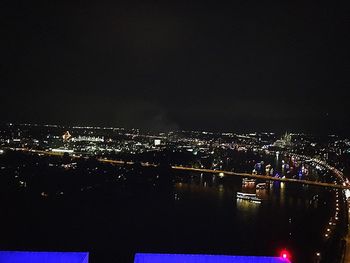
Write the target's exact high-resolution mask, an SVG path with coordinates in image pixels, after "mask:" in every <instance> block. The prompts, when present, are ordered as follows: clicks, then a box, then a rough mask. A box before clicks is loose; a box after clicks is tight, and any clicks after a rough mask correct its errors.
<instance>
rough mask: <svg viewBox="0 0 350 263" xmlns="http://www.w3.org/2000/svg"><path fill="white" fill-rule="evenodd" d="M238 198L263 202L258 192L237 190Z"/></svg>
mask: <svg viewBox="0 0 350 263" xmlns="http://www.w3.org/2000/svg"><path fill="white" fill-rule="evenodd" d="M237 199H241V200H247V201H250V202H255V203H261V201H262V200H261V199H260V198H258V197H257V196H256V194H248V193H242V192H237Z"/></svg>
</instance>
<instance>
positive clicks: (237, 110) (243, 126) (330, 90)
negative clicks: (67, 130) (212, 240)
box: [0, 0, 350, 133]
mask: <svg viewBox="0 0 350 263" xmlns="http://www.w3.org/2000/svg"><path fill="white" fill-rule="evenodd" d="M228 2H229V1H225V2H220V1H211V2H210V3H204V2H203V1H190V0H187V1H181V0H178V1H147V0H144V1H138V2H137V1H131V0H129V1H113V2H112V1H111V2H106V1H91V2H87V1H79V2H78V1H63V0H62V1H16V0H11V1H2V3H1V4H0V10H1V11H0V12H1V13H0V14H1V44H0V48H1V51H0V54H1V80H0V86H1V98H2V99H1V104H0V112H1V113H0V114H1V120H2V121H14V122H38V123H61V124H90V125H105V126H126V127H139V128H146V129H179V128H181V129H200V130H203V129H205V130H219V131H251V130H264V131H270V130H274V131H286V130H289V131H307V132H310V131H311V132H318V133H320V132H322V133H328V132H330V133H332V132H342V133H349V132H350V121H349V114H348V113H349V110H348V109H349V104H348V102H349V99H350V95H349V91H348V89H349V84H350V81H349V79H350V63H349V55H350V51H349V47H350V36H349V34H350V30H349V29H350V28H349V26H350V15H349V14H350V9H349V6H348V5H346V4H345V3H346V2H345V1H344V2H340V1H328V2H325V3H320V2H315V1H276V2H275V3H273V2H272V1H254V2H253V1H249V0H245V1H231V2H230V3H229V4H228Z"/></svg>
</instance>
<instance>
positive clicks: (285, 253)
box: [280, 249, 291, 262]
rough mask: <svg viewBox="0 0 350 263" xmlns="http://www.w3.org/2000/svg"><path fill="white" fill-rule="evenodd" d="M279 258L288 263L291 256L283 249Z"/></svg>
mask: <svg viewBox="0 0 350 263" xmlns="http://www.w3.org/2000/svg"><path fill="white" fill-rule="evenodd" d="M280 257H281V258H283V259H285V260H286V261H287V262H289V261H290V258H291V255H290V253H289V252H288V251H287V250H285V249H283V250H282V251H281V253H280Z"/></svg>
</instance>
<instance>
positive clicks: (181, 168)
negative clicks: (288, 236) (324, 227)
mask: <svg viewBox="0 0 350 263" xmlns="http://www.w3.org/2000/svg"><path fill="white" fill-rule="evenodd" d="M10 149H11V150H14V151H22V152H27V153H34V154H38V155H49V156H63V154H64V153H63V152H52V151H42V150H34V149H27V148H10ZM71 157H72V158H77V159H79V158H86V157H83V156H80V155H74V154H73V155H71ZM298 157H299V158H301V157H302V156H300V155H298ZM305 158H307V157H306V156H305ZM97 160H98V161H99V162H101V163H109V164H113V165H135V164H140V165H141V166H142V167H158V165H156V164H152V163H148V162H133V161H123V160H111V159H106V158H99V159H97ZM314 161H317V162H320V161H318V160H314ZM322 165H324V166H326V168H327V169H329V170H330V171H331V172H333V174H335V175H336V176H337V177H338V179H339V180H340V181H341V182H343V183H342V184H337V183H324V182H317V181H310V180H299V179H293V178H280V177H273V176H266V175H257V174H248V173H237V172H232V171H224V170H212V169H204V168H193V167H186V166H178V165H173V166H170V167H171V169H173V170H176V171H187V172H196V173H209V174H215V175H220V176H222V177H224V176H237V177H244V178H253V179H261V180H265V181H278V182H286V183H295V184H302V185H313V186H320V187H329V188H336V189H350V185H349V184H348V183H345V180H344V177H343V174H340V172H339V171H338V170H337V169H335V168H334V167H332V166H330V165H328V164H324V163H322Z"/></svg>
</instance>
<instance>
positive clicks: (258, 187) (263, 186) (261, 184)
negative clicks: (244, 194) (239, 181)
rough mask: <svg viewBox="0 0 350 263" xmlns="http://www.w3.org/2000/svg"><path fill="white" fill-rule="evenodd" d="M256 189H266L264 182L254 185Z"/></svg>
mask: <svg viewBox="0 0 350 263" xmlns="http://www.w3.org/2000/svg"><path fill="white" fill-rule="evenodd" d="M256 189H257V190H261V189H266V183H259V184H257V185H256Z"/></svg>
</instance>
